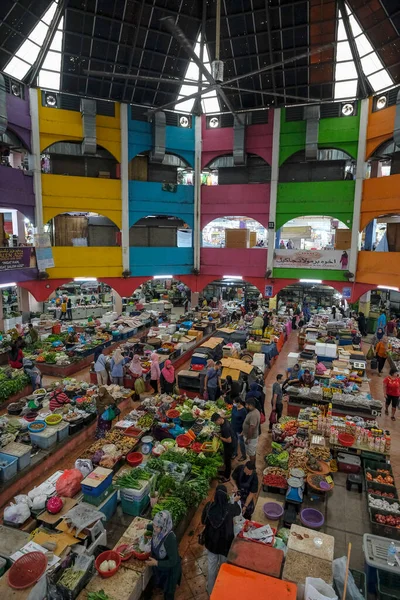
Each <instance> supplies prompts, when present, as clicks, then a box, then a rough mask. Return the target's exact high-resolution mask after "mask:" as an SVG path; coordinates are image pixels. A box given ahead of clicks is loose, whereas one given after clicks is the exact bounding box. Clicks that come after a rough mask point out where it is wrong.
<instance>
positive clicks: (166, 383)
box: [160, 360, 175, 394]
mask: <svg viewBox="0 0 400 600" xmlns="http://www.w3.org/2000/svg"><path fill="white" fill-rule="evenodd" d="M160 383H161V392H162V393H163V394H172V393H173V391H174V385H175V369H174V367H173V366H172V362H171V361H170V360H166V361H165V363H164V368H163V369H162V371H161V378H160Z"/></svg>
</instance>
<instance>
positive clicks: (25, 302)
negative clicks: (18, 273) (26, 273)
mask: <svg viewBox="0 0 400 600" xmlns="http://www.w3.org/2000/svg"><path fill="white" fill-rule="evenodd" d="M18 306H19V310H20V311H21V312H22V320H23V321H24V323H25V322H26V321H29V313H30V308H29V292H28V290H26V289H25V288H22V287H18Z"/></svg>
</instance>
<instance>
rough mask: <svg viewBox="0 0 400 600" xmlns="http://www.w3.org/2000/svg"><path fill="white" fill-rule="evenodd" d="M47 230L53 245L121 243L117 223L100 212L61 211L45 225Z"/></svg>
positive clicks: (113, 245) (106, 244) (86, 245)
mask: <svg viewBox="0 0 400 600" xmlns="http://www.w3.org/2000/svg"><path fill="white" fill-rule="evenodd" d="M45 231H47V232H48V233H49V234H50V239H51V245H52V246H53V247H58V246H75V247H76V246H81V247H88V246H89V247H93V246H96V247H99V246H109V247H115V246H120V245H121V234H120V230H119V228H118V227H117V225H116V224H115V223H113V221H111V220H110V219H109V218H107V217H104V216H102V215H99V214H98V213H91V212H68V213H61V214H59V215H56V216H55V217H54V218H53V219H51V220H50V221H49V222H48V223H47V225H45Z"/></svg>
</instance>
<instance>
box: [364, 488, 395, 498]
mask: <svg viewBox="0 0 400 600" xmlns="http://www.w3.org/2000/svg"><path fill="white" fill-rule="evenodd" d="M368 494H374V495H375V496H382V498H394V494H392V492H381V491H380V490H373V489H372V488H369V489H368Z"/></svg>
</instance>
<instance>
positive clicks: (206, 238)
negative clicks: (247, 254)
mask: <svg viewBox="0 0 400 600" xmlns="http://www.w3.org/2000/svg"><path fill="white" fill-rule="evenodd" d="M202 247H203V248H266V247H267V230H266V229H265V227H263V225H261V223H259V222H258V221H256V220H255V219H251V218H249V217H237V216H235V217H218V218H217V219H214V220H213V221H211V222H210V223H208V224H207V225H206V226H205V227H204V228H203V230H202Z"/></svg>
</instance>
